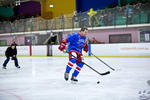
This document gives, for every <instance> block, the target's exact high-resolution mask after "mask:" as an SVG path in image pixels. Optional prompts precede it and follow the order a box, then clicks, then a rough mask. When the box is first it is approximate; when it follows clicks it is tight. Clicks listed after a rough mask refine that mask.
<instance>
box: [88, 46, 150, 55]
mask: <svg viewBox="0 0 150 100" xmlns="http://www.w3.org/2000/svg"><path fill="white" fill-rule="evenodd" d="M91 52H92V53H93V54H95V55H97V56H150V43H124V44H92V45H91Z"/></svg>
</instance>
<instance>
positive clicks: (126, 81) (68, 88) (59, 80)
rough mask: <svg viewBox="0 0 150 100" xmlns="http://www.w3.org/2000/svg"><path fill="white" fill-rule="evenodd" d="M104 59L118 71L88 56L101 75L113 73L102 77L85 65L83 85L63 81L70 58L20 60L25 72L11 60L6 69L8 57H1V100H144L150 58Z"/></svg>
mask: <svg viewBox="0 0 150 100" xmlns="http://www.w3.org/2000/svg"><path fill="white" fill-rule="evenodd" d="M100 59H102V60H103V61H105V62H106V63H107V64H109V65H110V66H111V67H113V68H115V69H116V71H112V70H111V69H109V68H108V67H107V66H106V65H104V64H103V63H101V62H100V61H99V60H97V59H96V58H94V57H85V59H84V62H86V63H87V64H89V65H90V66H92V67H93V68H95V69H96V70H98V71H99V72H105V71H111V73H110V74H109V75H106V76H100V75H98V74H97V73H95V72H93V71H92V70H91V69H89V68H88V67H86V66H84V67H83V69H82V70H81V72H80V74H79V76H78V80H79V82H78V83H77V84H72V83H71V82H70V81H67V82H66V81H65V80H64V78H63V77H64V71H65V68H66V64H67V63H68V58H67V57H18V60H19V64H20V66H21V69H17V68H16V67H15V66H14V62H13V61H10V62H9V63H8V65H7V69H6V70H5V69H2V63H3V61H4V60H5V57H0V64H1V68H0V100H140V99H139V91H143V90H147V89H150V87H149V86H148V85H147V83H146V81H147V80H149V79H150V58H100ZM74 67H75V66H74ZM70 76H71V74H70ZM97 81H100V84H97Z"/></svg>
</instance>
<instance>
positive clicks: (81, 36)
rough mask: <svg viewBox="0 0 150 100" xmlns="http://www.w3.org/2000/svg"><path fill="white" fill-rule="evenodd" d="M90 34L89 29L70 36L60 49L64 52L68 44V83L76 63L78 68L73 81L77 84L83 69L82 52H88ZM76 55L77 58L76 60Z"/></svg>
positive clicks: (66, 72)
mask: <svg viewBox="0 0 150 100" xmlns="http://www.w3.org/2000/svg"><path fill="white" fill-rule="evenodd" d="M87 33H88V29H87V28H81V30H80V32H78V33H72V34H70V35H69V36H68V37H67V38H66V39H64V40H63V41H62V42H61V44H60V46H59V47H58V49H59V50H60V51H64V49H65V47H66V44H67V43H68V51H67V52H68V53H69V62H68V64H67V65H66V70H65V73H64V78H65V80H66V81H67V80H68V79H69V73H70V71H71V69H72V68H73V65H74V64H75V63H76V65H77V66H76V68H75V70H74V72H73V73H72V77H71V81H74V82H77V81H78V80H77V79H76V77H77V76H78V74H79V72H80V71H81V69H82V67H83V65H84V64H83V63H82V59H83V57H82V56H83V55H82V50H84V51H85V52H88V45H87V44H86V35H87ZM71 55H74V56H75V57H76V58H74V57H73V56H71Z"/></svg>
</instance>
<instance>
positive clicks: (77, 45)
mask: <svg viewBox="0 0 150 100" xmlns="http://www.w3.org/2000/svg"><path fill="white" fill-rule="evenodd" d="M66 41H67V43H68V51H75V52H79V53H81V54H82V49H83V47H84V43H85V42H86V37H85V36H81V35H80V33H72V34H70V35H69V36H68V37H67V39H66Z"/></svg>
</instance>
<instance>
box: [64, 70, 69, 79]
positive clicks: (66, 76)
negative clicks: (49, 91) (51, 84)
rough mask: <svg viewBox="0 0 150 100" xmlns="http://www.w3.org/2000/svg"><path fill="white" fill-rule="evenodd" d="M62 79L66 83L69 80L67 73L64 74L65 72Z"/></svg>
mask: <svg viewBox="0 0 150 100" xmlns="http://www.w3.org/2000/svg"><path fill="white" fill-rule="evenodd" d="M64 79H65V80H66V81H68V79H69V73H66V72H65V74H64Z"/></svg>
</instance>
